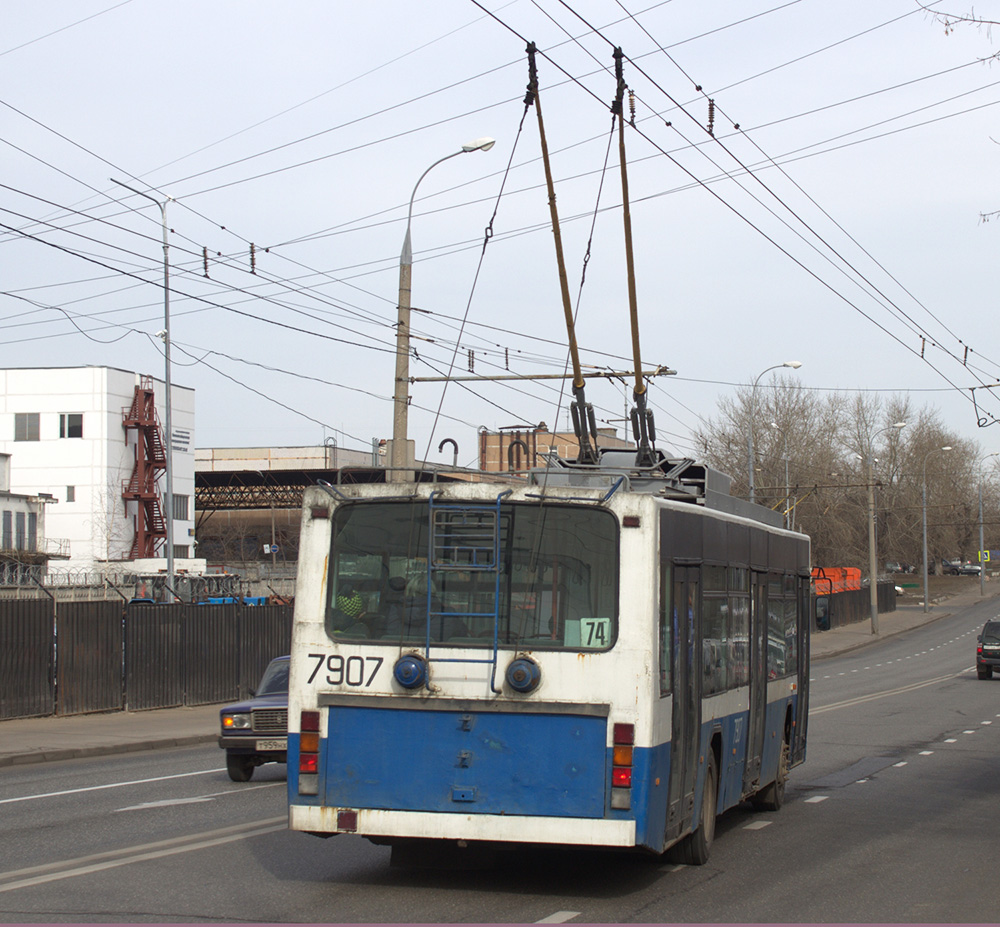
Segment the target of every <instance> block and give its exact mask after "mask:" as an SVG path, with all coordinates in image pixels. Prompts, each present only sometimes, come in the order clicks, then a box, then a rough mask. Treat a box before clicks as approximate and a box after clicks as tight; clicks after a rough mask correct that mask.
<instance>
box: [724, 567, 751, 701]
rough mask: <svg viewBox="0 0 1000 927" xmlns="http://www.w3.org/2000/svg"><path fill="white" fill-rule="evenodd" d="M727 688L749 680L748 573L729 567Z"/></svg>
mask: <svg viewBox="0 0 1000 927" xmlns="http://www.w3.org/2000/svg"><path fill="white" fill-rule="evenodd" d="M729 590H730V592H729V688H730V689H736V688H739V687H740V686H745V685H747V684H748V683H749V682H750V574H749V571H748V570H746V569H744V568H742V567H730V569H729Z"/></svg>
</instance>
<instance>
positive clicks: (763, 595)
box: [743, 573, 767, 794]
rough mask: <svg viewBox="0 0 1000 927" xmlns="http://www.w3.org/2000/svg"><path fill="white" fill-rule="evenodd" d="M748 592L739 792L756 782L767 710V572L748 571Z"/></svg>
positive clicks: (758, 775) (746, 790) (749, 790)
mask: <svg viewBox="0 0 1000 927" xmlns="http://www.w3.org/2000/svg"><path fill="white" fill-rule="evenodd" d="M752 577H753V578H752V584H753V586H752V589H751V593H750V718H749V721H748V722H747V759H746V765H745V766H744V767H743V793H744V794H747V793H749V792H752V791H754V790H755V789H756V786H757V784H758V783H759V781H760V758H761V753H762V752H763V749H764V715H765V713H766V711H767V574H766V573H754V574H752Z"/></svg>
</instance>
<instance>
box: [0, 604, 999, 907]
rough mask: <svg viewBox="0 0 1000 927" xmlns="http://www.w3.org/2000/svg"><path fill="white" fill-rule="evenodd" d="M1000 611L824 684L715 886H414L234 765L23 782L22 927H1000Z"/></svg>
mask: <svg viewBox="0 0 1000 927" xmlns="http://www.w3.org/2000/svg"><path fill="white" fill-rule="evenodd" d="M996 610H997V606H996V605H994V604H993V603H992V602H989V601H987V602H985V603H981V604H978V605H976V606H973V607H971V608H968V609H965V610H962V611H960V612H958V613H956V614H955V615H953V616H951V617H948V618H944V619H940V620H938V621H935V622H933V623H931V624H929V625H926V626H924V627H922V628H916V629H914V630H912V631H909V632H906V633H904V634H901V635H899V636H897V637H895V638H890V639H888V640H885V641H882V642H879V643H876V644H873V645H871V646H869V647H866V648H864V649H862V650H858V651H854V652H851V653H848V654H845V655H843V656H841V657H832V658H827V659H823V660H817V661H816V662H815V663H814V664H813V667H812V670H813V672H812V677H813V683H812V712H811V717H810V727H809V747H808V759H807V762H806V764H805V765H804V766H802V767H799V768H797V769H795V770H794V771H793V774H792V779H791V781H790V783H789V789H788V794H787V803H786V805H785V807H784V808H783V809H782V810H781V811H779V812H777V813H774V814H762V813H754V812H752V811H751V810H750V809H749V808H748V807H740V808H738V809H736V810H734V811H732V812H730V813H728V814H726V815H725V816H723V817H722V818H721V819H720V821H719V825H718V829H717V834H716V843H715V846H714V848H713V854H712V858H711V860H710V861H709V863H708V864H707V865H706V866H702V867H681V866H675V865H673V864H669V863H666V862H664V861H663V860H661V859H659V858H656V857H647V856H632V855H626V854H609V853H596V852H595V853H584V852H569V851H552V850H539V851H535V852H528V853H518V854H512V855H509V856H505V857H501V858H499V859H491V860H483V859H476V858H472V859H470V860H469V863H468V868H456V867H445V868H429V869H427V868H422V869H412V868H411V869H405V868H395V867H390V865H389V851H388V850H387V849H386V848H383V847H376V846H374V845H372V844H369V843H367V842H366V841H364V840H363V839H361V838H354V837H348V836H342V837H336V838H333V839H331V840H325V841H324V840H319V839H316V838H313V837H310V836H308V835H305V834H298V833H291V832H288V831H287V830H286V829H285V795H284V767H281V766H267V767H264V768H262V769H260V770H258V771H257V772H256V774H255V775H254V778H253V780H251V782H249V783H233V782H231V781H230V780H229V779H228V777H227V775H226V773H225V770H224V767H223V763H222V754H221V751H219V750H218V749H217V748H214V747H192V748H175V749H170V750H159V751H152V752H147V753H141V754H126V755H123V756H118V757H106V758H94V759H78V760H69V761H65V762H52V763H45V764H38V765H32V766H25V767H10V768H7V769H5V770H4V771H3V775H2V776H0V920H3V921H4V922H32V921H45V922H60V921H76V922H79V921H89V922H98V921H129V922H164V921H173V922H180V921H211V920H222V921H230V922H231V921H241V920H243V921H266V922H267V921H270V922H278V921H285V922H299V923H303V922H354V923H361V922H366V923H373V922H375V923H378V922H408V923H415V922H416V923H419V922H465V923H497V922H520V923H525V922H538V921H545V920H547V921H549V922H561V921H576V922H646V923H650V922H717V923H719V922H721V923H726V922H755V921H756V922H790V921H791V922H824V921H825V922H907V921H912V922H916V921H922V922H929V921H930V922H989V921H996V901H995V898H994V895H995V889H994V887H993V886H994V884H995V878H994V874H995V869H996V863H995V858H996V855H997V849H998V848H1000V838H998V837H997V827H996V808H997V806H998V798H1000V760H998V757H1000V749H998V748H1000V677H998V678H995V679H993V680H989V681H980V680H978V679H977V678H976V674H975V670H974V647H975V635H976V633H977V632H978V630H979V628H980V627H981V626H982V623H983V621H984V620H985V618H986V617H987V616H992V615H993V614H994V613H995V611H996Z"/></svg>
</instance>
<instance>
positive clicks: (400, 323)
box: [389, 138, 496, 482]
mask: <svg viewBox="0 0 1000 927" xmlns="http://www.w3.org/2000/svg"><path fill="white" fill-rule="evenodd" d="M495 144H496V141H495V140H494V139H492V138H477V139H476V140H475V141H474V142H469V143H468V144H467V145H463V146H462V147H461V148H459V150H458V151H453V152H452V153H451V154H449V155H445V156H444V157H443V158H438V160H437V161H435V162H434V163H433V164H432V165H431V166H430V167H429V168H427V170H425V171H424V172H423V173H422V174H421V175H420V177H419V178H418V179H417V182H416V183H415V184H414V186H413V193H411V194H410V206H409V209H408V210H407V212H406V237H405V238H404V239H403V250H402V252H401V254H400V256H399V307H398V308H399V314H398V317H397V320H396V385H395V389H394V390H393V394H392V453H391V455H390V458H389V466H390V467H391V468H392V470H391V471H390V474H389V479H390V480H391V481H393V482H406V479H405V478H406V474H405V473H404V472H403V471H404V468H405V467H406V466H407V463H408V457H409V454H408V453H407V439H406V432H407V416H408V411H409V410H408V407H407V398H408V396H407V393H408V387H409V381H410V278H411V275H412V270H413V251H412V249H411V247H410V224H411V222H412V220H413V200H414V198H415V197H416V195H417V187H419V186H420V181H421V180H423V179H424V178H425V177H426V176H427V175H428V174H429V173H430V172H431V171H432V170H433V169H434V168H435V167H437V166H438V165H439V164H441V163H442V162H443V161H447V160H449V159H450V158H456V157H458V155H460V154H468V153H469V152H472V151H489V150H490V149H491V148H492V147H493V146H494V145H495Z"/></svg>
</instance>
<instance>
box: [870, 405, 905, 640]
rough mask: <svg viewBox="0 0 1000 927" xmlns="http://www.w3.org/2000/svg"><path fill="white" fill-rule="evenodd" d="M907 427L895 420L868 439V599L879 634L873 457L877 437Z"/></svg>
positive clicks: (873, 622)
mask: <svg viewBox="0 0 1000 927" xmlns="http://www.w3.org/2000/svg"><path fill="white" fill-rule="evenodd" d="M905 427H906V422H893V423H892V424H891V425H890V426H889V427H888V428H883V429H882V430H881V431H879V432H876V433H875V434H874V435H872V437H871V439H870V440H869V441H868V593H869V595H868V599H869V602H870V604H871V624H872V634H878V554H877V548H876V538H875V477H874V472H873V469H874V468H873V458H874V454H875V452H874V450H873V448H874V445H875V439H876V438H877V437H879V435H884V434H886V433H887V432H890V431H892V430H893V429H894V428H895V429H896V430H897V431H899V430H900V429H902V428H905Z"/></svg>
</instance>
